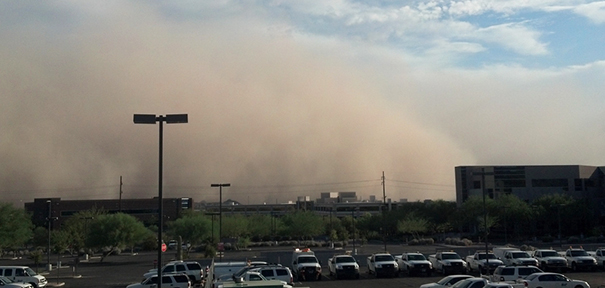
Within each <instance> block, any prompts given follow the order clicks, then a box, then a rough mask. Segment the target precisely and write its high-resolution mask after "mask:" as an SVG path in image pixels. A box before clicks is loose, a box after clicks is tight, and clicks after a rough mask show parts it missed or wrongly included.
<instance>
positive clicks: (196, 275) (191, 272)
mask: <svg viewBox="0 0 605 288" xmlns="http://www.w3.org/2000/svg"><path fill="white" fill-rule="evenodd" d="M202 270H203V268H202V265H200V263H199V262H196V261H180V260H179V261H171V262H168V263H167V264H166V265H164V267H162V275H164V274H175V273H176V274H187V276H188V277H189V279H190V280H191V282H192V283H194V284H195V283H199V282H202V280H203V278H204V276H203V275H204V273H203V272H202ZM156 274H158V269H151V270H149V272H147V273H145V274H143V277H145V278H149V277H151V276H153V275H156Z"/></svg>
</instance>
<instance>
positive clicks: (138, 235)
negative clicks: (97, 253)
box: [87, 213, 148, 262]
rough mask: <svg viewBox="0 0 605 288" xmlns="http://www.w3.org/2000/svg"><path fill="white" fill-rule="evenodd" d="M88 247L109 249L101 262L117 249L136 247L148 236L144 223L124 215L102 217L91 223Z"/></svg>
mask: <svg viewBox="0 0 605 288" xmlns="http://www.w3.org/2000/svg"><path fill="white" fill-rule="evenodd" d="M90 226H91V227H90V232H89V235H90V237H89V238H88V241H87V245H88V246H89V247H94V248H104V249H107V253H103V256H102V257H101V262H102V261H103V260H104V259H105V257H107V256H108V255H111V254H112V253H113V252H115V251H116V250H117V249H122V248H124V247H129V246H134V245H135V244H137V243H138V242H140V241H142V240H143V239H145V238H146V237H145V236H146V235H147V234H148V230H147V228H145V226H143V223H141V222H140V221H138V220H137V219H136V218H134V217H133V216H131V215H127V214H124V213H117V214H106V215H100V216H99V217H97V218H95V219H93V221H92V222H91V223H90Z"/></svg>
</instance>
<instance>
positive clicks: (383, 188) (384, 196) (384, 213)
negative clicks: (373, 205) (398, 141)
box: [382, 171, 387, 253]
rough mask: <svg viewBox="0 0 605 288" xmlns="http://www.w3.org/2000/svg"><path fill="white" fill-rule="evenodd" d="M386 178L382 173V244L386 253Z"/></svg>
mask: <svg viewBox="0 0 605 288" xmlns="http://www.w3.org/2000/svg"><path fill="white" fill-rule="evenodd" d="M385 180H386V179H385V178H384V171H382V201H383V202H382V204H383V205H384V206H383V207H382V208H383V209H382V242H383V243H384V252H385V253H386V252H387V227H386V225H387V194H386V187H385V185H386V183H385Z"/></svg>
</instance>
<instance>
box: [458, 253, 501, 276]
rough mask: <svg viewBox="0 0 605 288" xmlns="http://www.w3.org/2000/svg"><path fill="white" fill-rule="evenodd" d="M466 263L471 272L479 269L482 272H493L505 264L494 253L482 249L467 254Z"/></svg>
mask: <svg viewBox="0 0 605 288" xmlns="http://www.w3.org/2000/svg"><path fill="white" fill-rule="evenodd" d="M486 256H487V257H486ZM466 263H467V265H468V269H469V270H470V271H471V272H472V271H479V272H480V273H485V272H488V271H489V272H492V271H494V270H496V268H498V266H501V265H504V262H502V261H500V260H499V259H498V258H497V257H496V255H494V253H491V252H489V253H487V254H486V253H485V252H482V251H477V252H475V254H473V255H468V256H466Z"/></svg>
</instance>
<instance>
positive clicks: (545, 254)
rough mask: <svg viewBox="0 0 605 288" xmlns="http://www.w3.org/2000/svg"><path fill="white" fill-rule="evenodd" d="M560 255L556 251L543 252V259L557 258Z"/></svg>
mask: <svg viewBox="0 0 605 288" xmlns="http://www.w3.org/2000/svg"><path fill="white" fill-rule="evenodd" d="M556 256H559V254H558V253H557V252H556V251H542V257H556Z"/></svg>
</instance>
